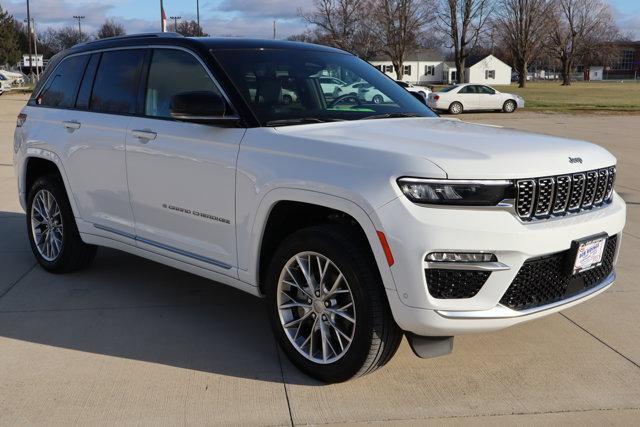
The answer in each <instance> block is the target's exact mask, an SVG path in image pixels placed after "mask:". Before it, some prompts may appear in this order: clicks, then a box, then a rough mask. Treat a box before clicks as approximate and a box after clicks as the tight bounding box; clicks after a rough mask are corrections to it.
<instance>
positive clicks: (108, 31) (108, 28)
mask: <svg viewBox="0 0 640 427" xmlns="http://www.w3.org/2000/svg"><path fill="white" fill-rule="evenodd" d="M125 34H127V32H126V31H125V29H124V26H123V25H122V24H120V23H119V22H116V21H115V20H113V19H107V20H106V21H105V22H104V24H102V26H101V27H100V28H99V29H98V32H97V33H96V38H97V39H106V38H107V37H117V36H124V35H125Z"/></svg>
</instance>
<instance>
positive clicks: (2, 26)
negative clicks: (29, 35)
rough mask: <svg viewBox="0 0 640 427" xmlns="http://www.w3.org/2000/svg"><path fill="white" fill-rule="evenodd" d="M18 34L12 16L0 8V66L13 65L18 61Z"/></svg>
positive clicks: (19, 54) (19, 53)
mask: <svg viewBox="0 0 640 427" xmlns="http://www.w3.org/2000/svg"><path fill="white" fill-rule="evenodd" d="M18 39H19V34H18V33H17V32H16V25H15V20H14V19H13V16H11V15H9V12H6V11H4V10H3V9H2V6H0V65H2V64H10V65H14V64H16V63H17V62H18V61H20V56H21V52H20V44H19V40H18Z"/></svg>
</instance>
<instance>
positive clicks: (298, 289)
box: [265, 225, 402, 382]
mask: <svg viewBox="0 0 640 427" xmlns="http://www.w3.org/2000/svg"><path fill="white" fill-rule="evenodd" d="M265 290H266V294H267V304H268V309H269V317H270V320H271V324H272V326H273V330H274V334H275V337H276V339H277V341H278V344H279V345H280V347H281V348H282V350H283V351H284V353H285V354H286V355H287V357H289V359H290V360H291V361H292V362H293V364H295V365H296V366H297V367H298V368H299V369H300V370H302V371H304V372H305V373H307V374H308V375H310V376H312V377H314V378H317V379H319V380H321V381H325V382H340V381H345V380H348V379H350V378H353V377H357V376H360V375H364V374H366V373H369V372H372V371H373V370H375V369H377V368H379V367H381V366H383V365H384V364H386V363H387V362H388V361H389V359H391V357H392V356H393V355H394V354H395V352H396V350H397V349H398V346H399V345H400V340H401V339H402V331H401V330H400V328H398V326H397V325H396V323H395V321H394V320H393V317H392V316H391V311H390V309H389V307H388V304H387V301H386V295H385V293H384V287H383V285H382V283H381V280H380V276H379V274H378V272H377V268H376V265H375V261H374V260H373V257H372V255H371V252H370V249H369V247H368V246H367V245H366V243H365V242H362V239H361V238H360V236H359V235H358V234H356V233H354V231H353V230H352V229H351V228H350V227H346V226H339V225H319V226H313V227H309V228H306V229H303V230H300V231H297V232H295V233H293V234H291V235H290V236H289V237H287V238H286V239H285V240H284V241H283V242H282V244H281V245H280V247H279V248H278V250H277V251H276V253H275V254H274V256H273V258H272V259H271V262H270V265H269V269H268V271H267V276H266V283H265Z"/></svg>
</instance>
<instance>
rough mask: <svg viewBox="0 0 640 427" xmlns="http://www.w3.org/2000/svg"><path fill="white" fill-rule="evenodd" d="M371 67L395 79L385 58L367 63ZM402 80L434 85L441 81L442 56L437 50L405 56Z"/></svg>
mask: <svg viewBox="0 0 640 427" xmlns="http://www.w3.org/2000/svg"><path fill="white" fill-rule="evenodd" d="M369 62H370V63H371V65H373V66H374V67H376V68H377V69H378V70H380V71H382V72H383V73H385V74H386V75H388V76H389V77H391V78H393V79H395V78H396V77H397V76H396V72H395V70H394V69H393V64H392V63H391V60H390V59H389V58H388V57H387V56H378V57H375V58H374V59H372V60H371V61H369ZM403 71H404V76H403V77H402V80H404V81H406V82H408V83H412V84H435V83H441V82H442V81H443V75H444V72H445V62H444V55H443V54H442V52H440V51H439V50H438V49H417V50H414V51H411V52H409V53H407V54H406V55H405V59H404V70H403Z"/></svg>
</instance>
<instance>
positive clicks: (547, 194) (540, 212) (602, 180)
mask: <svg viewBox="0 0 640 427" xmlns="http://www.w3.org/2000/svg"><path fill="white" fill-rule="evenodd" d="M615 178H616V168H615V167H614V166H611V167H608V168H604V169H597V170H591V171H587V172H581V173H574V174H571V175H558V176H547V177H542V178H531V179H519V180H517V181H516V212H517V214H518V216H519V217H520V218H521V219H523V220H527V221H528V220H532V219H541V218H549V217H551V216H562V215H566V214H567V213H575V212H579V211H581V210H585V209H591V208H593V207H595V206H601V205H603V204H606V203H610V202H611V197H612V194H613V185H614V182H615Z"/></svg>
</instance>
